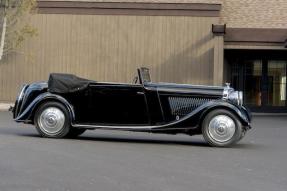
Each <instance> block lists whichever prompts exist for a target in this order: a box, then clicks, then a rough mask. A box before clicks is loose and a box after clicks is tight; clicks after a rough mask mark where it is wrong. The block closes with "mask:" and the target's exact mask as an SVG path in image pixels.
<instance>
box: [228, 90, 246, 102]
mask: <svg viewBox="0 0 287 191" xmlns="http://www.w3.org/2000/svg"><path fill="white" fill-rule="evenodd" d="M228 100H230V101H232V102H234V103H236V104H237V105H242V104H243V93H242V91H233V92H231V93H230V94H229V95H228Z"/></svg>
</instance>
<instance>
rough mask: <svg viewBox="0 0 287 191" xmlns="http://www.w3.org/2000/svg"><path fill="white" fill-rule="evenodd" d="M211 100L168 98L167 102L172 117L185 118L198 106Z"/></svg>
mask: <svg viewBox="0 0 287 191" xmlns="http://www.w3.org/2000/svg"><path fill="white" fill-rule="evenodd" d="M211 100H212V99H205V98H190V97H169V98H168V102H169V105H170V109H171V114H172V115H174V116H180V117H182V116H185V115H187V114H188V113H190V112H192V111H193V110H194V109H196V108H197V107H199V106H200V105H202V104H204V103H206V102H209V101H211Z"/></svg>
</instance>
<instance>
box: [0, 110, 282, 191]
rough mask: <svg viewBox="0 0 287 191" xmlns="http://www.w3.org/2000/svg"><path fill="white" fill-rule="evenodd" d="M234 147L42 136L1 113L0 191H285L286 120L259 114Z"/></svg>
mask: <svg viewBox="0 0 287 191" xmlns="http://www.w3.org/2000/svg"><path fill="white" fill-rule="evenodd" d="M252 125H253V127H254V128H253V129H252V130H251V131H250V132H248V134H247V135H246V137H244V139H243V140H242V141H241V142H239V143H238V144H237V145H235V146H234V147H232V148H212V147H209V146H208V145H207V144H206V143H205V141H204V140H203V138H202V137H201V136H194V137H190V136H187V135H161V134H148V133H133V132H119V131H103V130H95V131H87V132H86V133H84V134H83V135H82V136H81V137H79V138H78V139H47V138H40V137H39V135H38V134H37V131H36V130H35V129H34V128H33V127H32V126H29V125H24V124H17V123H15V122H13V121H12V116H11V115H10V113H8V112H0V191H6V190H7V191H10V190H11V191H18V190H19V191H26V190H27V191H34V190H35V191H68V190H70V191H74V190H75V191H85V190H96V191H161V190H162V191H185V190H188V191H190V190H195V191H287V116H280V117H276V116H272V117H268V116H257V117H255V118H254V120H253V123H252Z"/></svg>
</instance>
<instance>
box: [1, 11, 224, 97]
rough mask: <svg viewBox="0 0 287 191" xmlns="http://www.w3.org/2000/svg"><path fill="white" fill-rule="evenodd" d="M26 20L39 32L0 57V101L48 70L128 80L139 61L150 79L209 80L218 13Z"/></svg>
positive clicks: (188, 81)
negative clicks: (13, 51) (178, 15)
mask: <svg viewBox="0 0 287 191" xmlns="http://www.w3.org/2000/svg"><path fill="white" fill-rule="evenodd" d="M31 22H32V24H33V25H34V26H35V27H37V28H38V31H39V36H37V37H36V38H34V39H32V40H29V42H27V43H25V45H24V46H23V47H22V50H21V52H20V53H19V52H18V53H15V54H11V55H9V56H7V57H5V58H4V60H2V61H1V64H0V101H13V100H15V96H16V94H17V93H18V90H19V88H20V86H21V85H22V84H23V83H31V82H34V81H42V80H47V79H48V75H49V73H51V72H64V73H73V74H76V75H79V76H81V77H84V78H90V79H94V80H97V81H115V82H132V79H133V77H134V75H135V74H136V68H138V67H140V66H145V67H149V68H150V69H151V74H152V79H153V81H156V82H158V81H165V82H176V83H194V84H213V79H214V76H213V72H214V65H213V62H214V48H215V47H216V46H218V44H220V43H221V42H219V41H218V40H214V38H213V35H212V33H211V24H216V23H218V18H213V17H212V18H211V17H175V16H108V15H53V14H49V15H45V14H38V15H34V16H33V17H32V19H31Z"/></svg>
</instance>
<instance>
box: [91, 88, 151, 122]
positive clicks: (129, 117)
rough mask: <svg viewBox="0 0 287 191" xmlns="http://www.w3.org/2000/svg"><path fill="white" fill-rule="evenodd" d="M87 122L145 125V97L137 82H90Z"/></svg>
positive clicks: (147, 119) (146, 116)
mask: <svg viewBox="0 0 287 191" xmlns="http://www.w3.org/2000/svg"><path fill="white" fill-rule="evenodd" d="M88 91H89V93H88V94H89V96H88V97H89V100H88V107H89V111H90V112H91V113H90V114H89V119H88V121H89V123H92V124H101V125H105V124H106V125H147V124H149V116H148V112H147V104H146V97H145V93H144V90H143V87H142V86H141V85H137V84H109V83H102V84H97V83H95V84H90V85H89V90H88Z"/></svg>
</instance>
